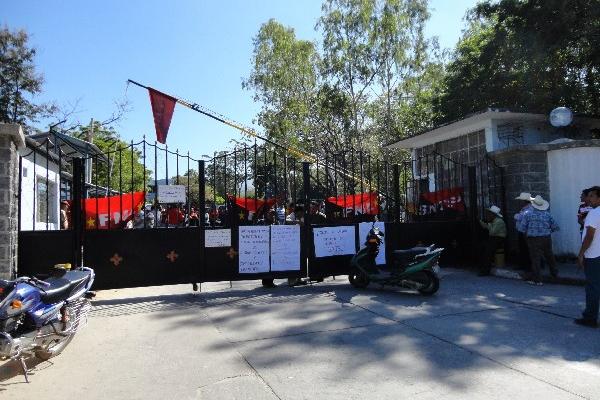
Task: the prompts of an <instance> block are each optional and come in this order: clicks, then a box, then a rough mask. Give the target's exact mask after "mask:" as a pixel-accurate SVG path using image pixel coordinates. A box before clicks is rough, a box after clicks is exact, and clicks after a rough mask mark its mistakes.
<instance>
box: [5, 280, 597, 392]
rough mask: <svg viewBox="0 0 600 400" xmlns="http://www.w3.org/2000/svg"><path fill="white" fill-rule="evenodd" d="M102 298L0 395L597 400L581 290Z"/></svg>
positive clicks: (185, 288) (341, 285)
mask: <svg viewBox="0 0 600 400" xmlns="http://www.w3.org/2000/svg"><path fill="white" fill-rule="evenodd" d="M277 283H278V285H279V286H278V287H276V288H273V289H264V288H262V287H261V286H260V282H259V281H247V282H234V283H233V288H229V282H224V283H208V284H203V285H202V292H201V293H192V292H191V287H190V285H179V286H163V287H150V288H137V289H123V290H112V291H101V292H99V293H98V297H97V299H96V300H95V301H94V306H93V310H92V312H91V315H90V320H89V324H88V326H86V327H85V328H84V329H83V330H82V331H81V332H79V333H78V334H77V335H76V337H75V339H74V340H73V342H72V343H71V344H70V345H69V346H68V347H67V348H66V349H65V351H64V352H63V354H61V355H60V356H58V357H56V358H54V359H51V360H50V362H42V363H39V364H36V363H34V362H31V364H30V365H31V367H32V369H33V370H32V375H31V383H30V384H25V383H23V377H22V376H20V375H19V374H18V369H17V368H16V367H15V366H14V365H10V363H8V364H0V398H1V399H2V400H4V399H7V400H22V399H34V398H43V399H44V400H54V399H56V400H59V399H60V400H64V399H66V400H70V399H73V400H79V399H86V400H96V399H98V400H100V399H111V400H113V399H115V400H120V399H126V400H130V399H140V400H141V399H144V400H148V399H157V400H159V399H160V400H164V399H177V400H179V399H217V400H227V399H244V400H246V399H257V400H261V399H267V400H272V399H344V400H347V399H361V400H362V399H398V398H411V399H412V398H415V399H440V398H444V399H457V400H458V399H460V400H463V399H466V398H468V399H506V398H510V399H511V400H516V399H532V398H540V399H542V398H543V399H581V398H587V399H599V400H600V390H598V389H599V384H598V382H599V378H600V330H598V329H589V328H582V327H579V326H576V325H574V324H573V323H572V319H573V318H575V317H577V316H578V315H579V313H580V312H581V309H582V307H583V298H584V296H583V291H582V289H581V288H578V287H573V286H564V285H544V286H541V287H535V286H529V285H527V284H525V283H524V282H519V281H514V280H507V279H498V278H495V277H487V278H478V277H476V276H475V274H473V273H470V272H466V271H461V270H453V269H443V279H442V282H441V289H440V291H439V292H438V294H436V295H435V296H433V297H423V296H421V295H418V294H416V293H412V292H410V291H398V290H390V289H387V290H379V289H377V288H376V287H372V288H371V287H369V288H368V289H365V290H356V289H354V288H353V287H351V286H350V285H349V284H348V281H347V279H345V278H344V277H337V279H336V280H335V281H334V280H331V279H327V280H326V281H325V282H323V283H320V284H316V285H312V286H310V285H308V286H301V287H293V288H291V287H288V286H287V282H284V281H278V282H277Z"/></svg>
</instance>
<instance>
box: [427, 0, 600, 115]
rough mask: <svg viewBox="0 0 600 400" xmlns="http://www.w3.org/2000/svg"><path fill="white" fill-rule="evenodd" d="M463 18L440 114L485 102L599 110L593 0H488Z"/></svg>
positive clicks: (597, 10)
mask: <svg viewBox="0 0 600 400" xmlns="http://www.w3.org/2000/svg"><path fill="white" fill-rule="evenodd" d="M468 21H469V28H468V29H467V30H466V31H465V34H464V35H463V38H462V39H461V41H460V42H459V44H458V46H457V48H456V51H455V55H454V58H453V60H452V62H451V63H450V64H449V66H448V75H447V78H446V81H445V90H444V91H443V94H442V95H441V96H440V98H439V99H438V105H437V107H436V108H437V110H438V111H440V113H441V114H442V115H443V119H444V120H451V119H456V118H460V117H462V116H464V115H466V114H468V113H471V112H474V111H478V110H481V109H483V108H485V107H488V106H493V107H506V108H509V109H513V110H519V111H529V112H541V113H546V112H548V111H550V110H551V109H552V108H554V107H556V106H559V105H565V106H568V107H570V108H572V109H573V110H575V111H577V112H581V113H594V114H596V113H597V112H598V109H600V96H598V93H600V50H599V48H598V46H597V43H598V40H599V39H600V2H599V1H598V0H578V1H571V2H565V1H561V0H502V1H499V2H492V1H489V0H488V1H484V2H482V3H480V4H478V5H477V6H476V7H475V8H474V9H473V10H472V11H471V13H470V14H469V18H468Z"/></svg>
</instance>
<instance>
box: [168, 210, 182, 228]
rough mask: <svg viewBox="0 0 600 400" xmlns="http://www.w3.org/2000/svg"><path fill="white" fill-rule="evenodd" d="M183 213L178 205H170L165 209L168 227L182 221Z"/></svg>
mask: <svg viewBox="0 0 600 400" xmlns="http://www.w3.org/2000/svg"><path fill="white" fill-rule="evenodd" d="M184 219H185V218H184V215H183V213H182V212H181V209H179V207H178V206H176V205H172V206H171V208H169V211H167V224H168V225H169V227H176V226H178V225H180V224H181V223H182V222H183V221H184Z"/></svg>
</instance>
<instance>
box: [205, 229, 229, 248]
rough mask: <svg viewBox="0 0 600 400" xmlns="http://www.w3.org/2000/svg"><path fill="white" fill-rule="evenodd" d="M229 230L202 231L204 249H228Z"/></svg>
mask: <svg viewBox="0 0 600 400" xmlns="http://www.w3.org/2000/svg"><path fill="white" fill-rule="evenodd" d="M230 246H231V229H209V230H206V231H204V247H230Z"/></svg>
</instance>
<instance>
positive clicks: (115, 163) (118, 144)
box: [71, 121, 152, 193]
mask: <svg viewBox="0 0 600 400" xmlns="http://www.w3.org/2000/svg"><path fill="white" fill-rule="evenodd" d="M89 129H90V126H85V127H81V128H79V129H78V130H77V131H74V132H73V133H71V134H72V135H73V136H75V137H78V138H88V137H89V135H88V133H89ZM92 137H93V143H94V144H95V145H96V146H98V148H99V149H100V150H101V151H102V152H103V153H104V154H105V155H106V158H107V159H108V162H103V161H101V160H100V159H98V161H97V162H96V160H93V162H92V183H94V184H96V182H97V185H98V186H99V187H102V188H107V189H108V187H109V186H110V190H111V191H115V190H116V191H119V190H121V191H122V192H123V193H125V192H130V191H142V190H148V185H150V183H152V182H151V173H152V171H151V170H150V169H148V168H145V167H144V163H143V159H142V152H141V151H140V149H139V148H132V146H131V144H130V143H127V142H125V141H124V140H122V139H121V138H120V137H119V135H118V133H117V132H116V131H115V129H114V128H112V127H105V126H104V125H102V124H101V123H100V122H98V121H95V122H94V126H93V136H92ZM132 174H133V175H132ZM144 175H145V181H146V187H144ZM132 176H133V178H132ZM101 192H102V190H100V193H101Z"/></svg>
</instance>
